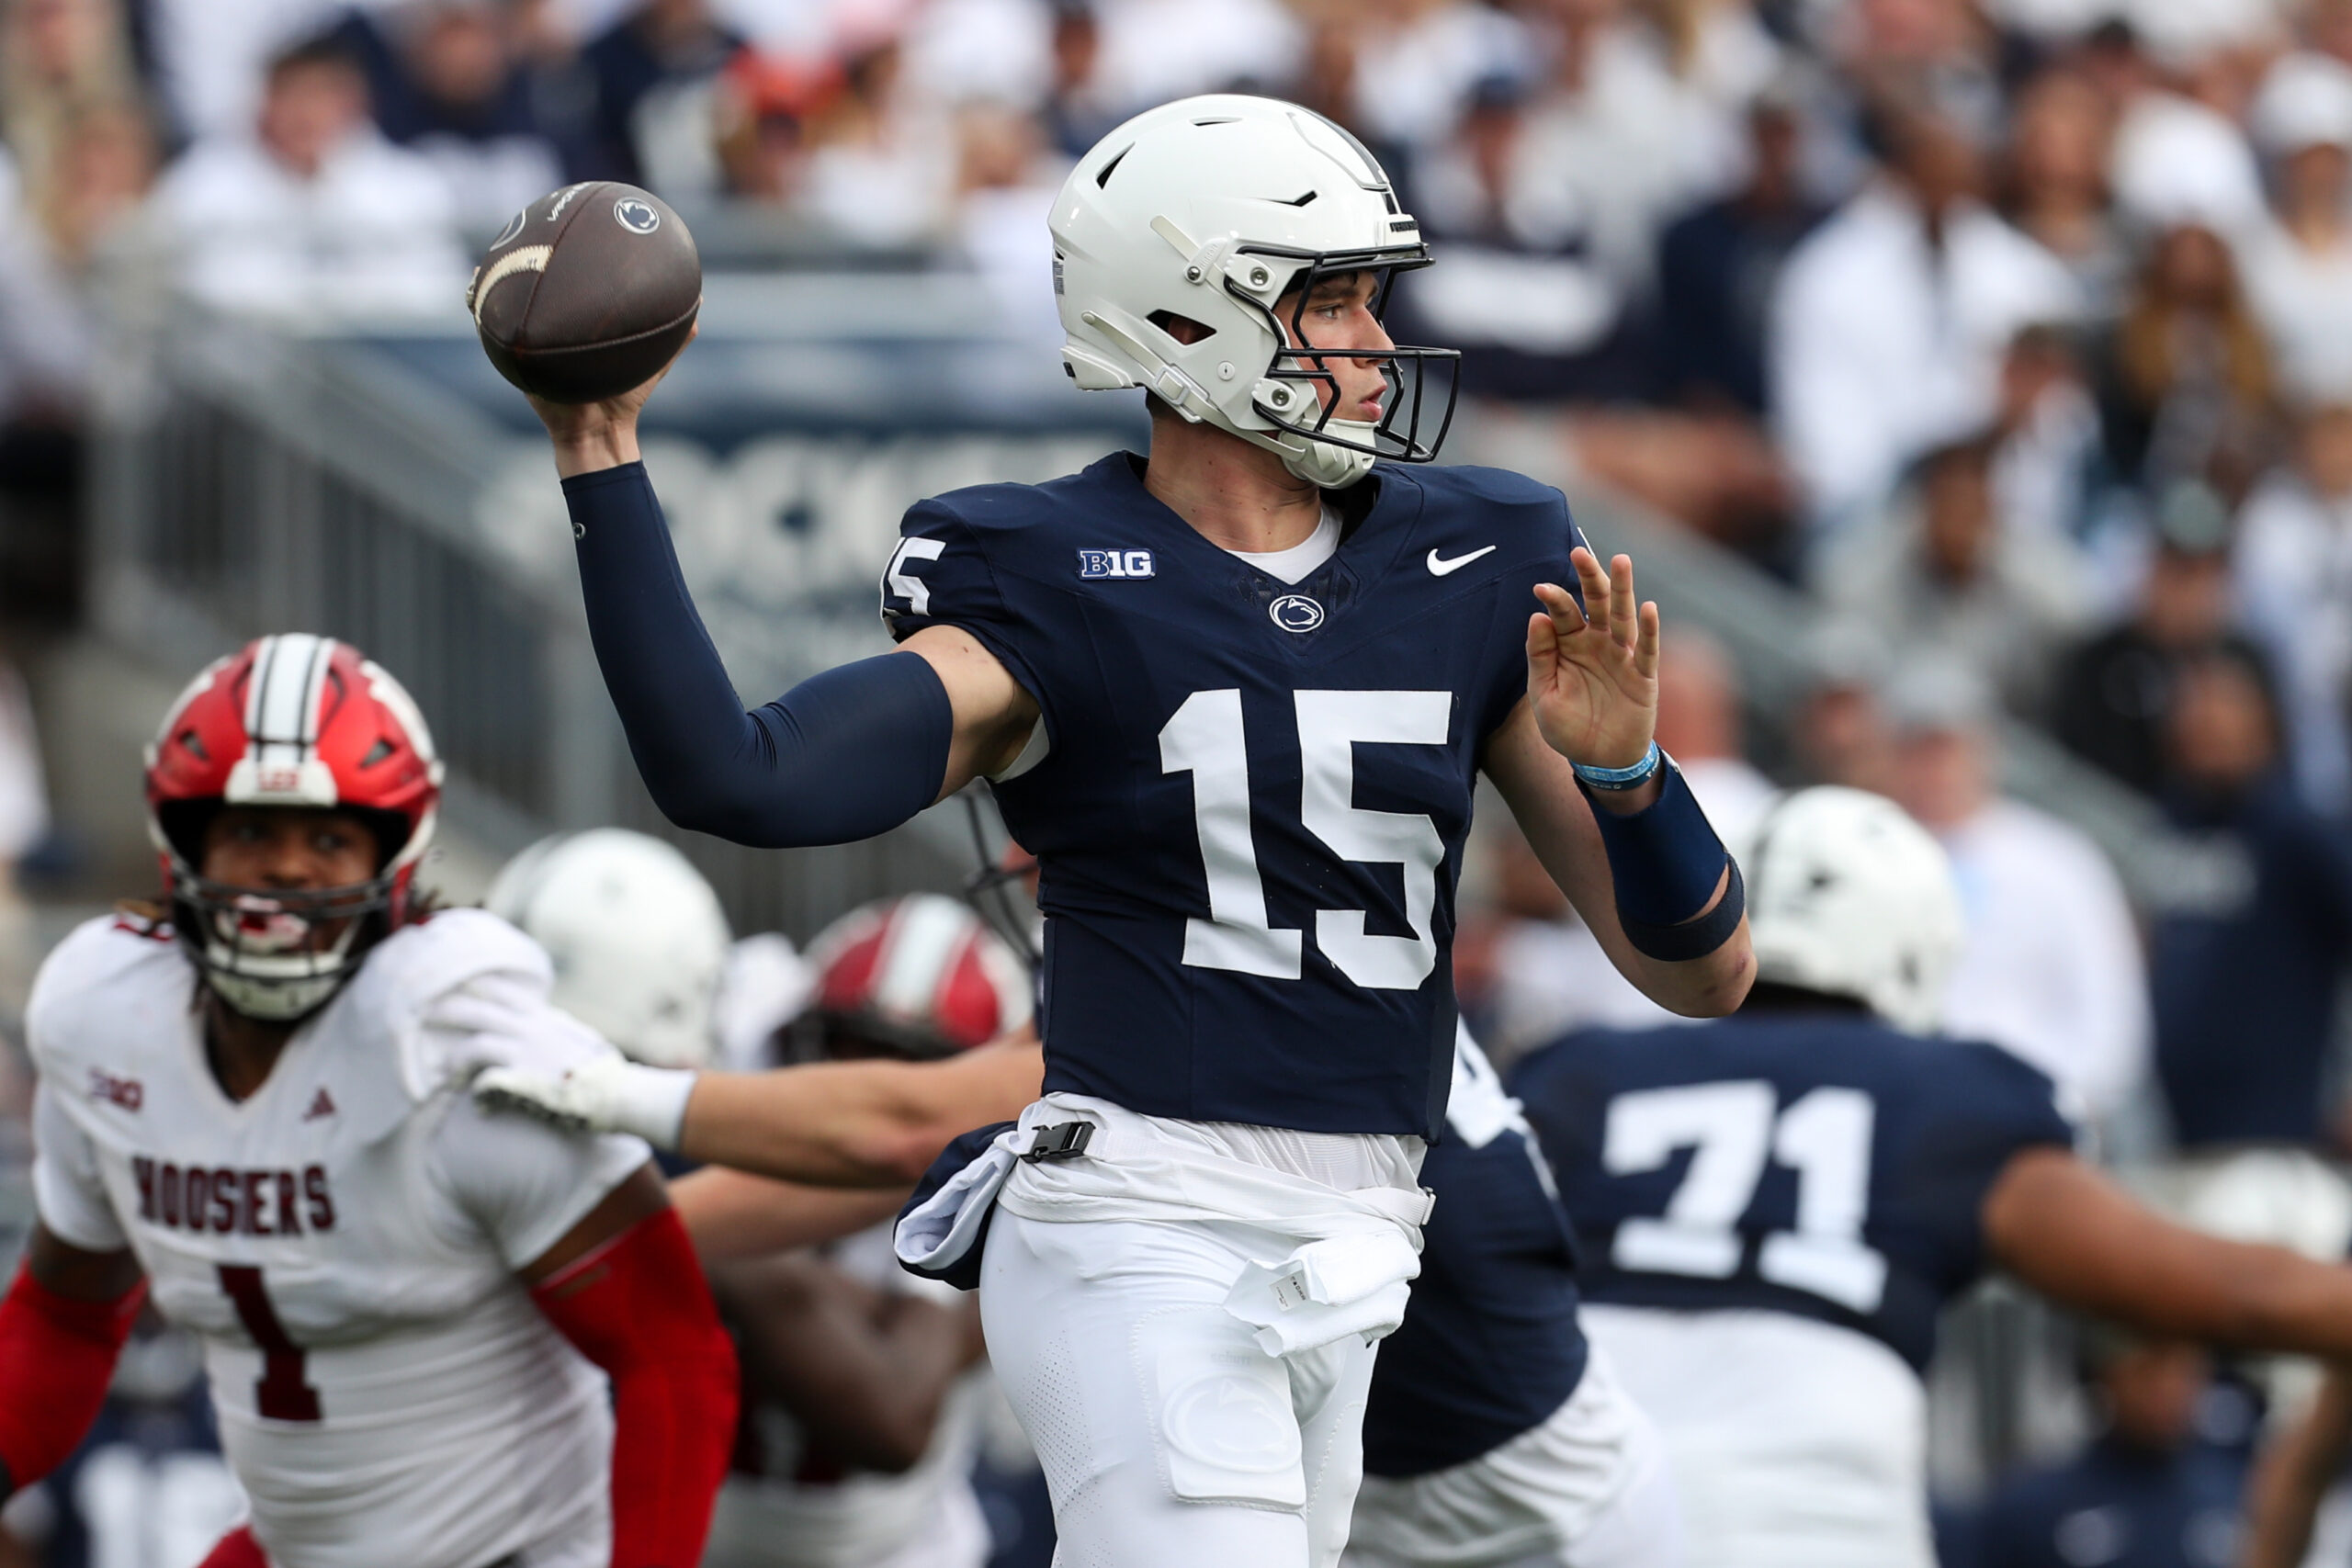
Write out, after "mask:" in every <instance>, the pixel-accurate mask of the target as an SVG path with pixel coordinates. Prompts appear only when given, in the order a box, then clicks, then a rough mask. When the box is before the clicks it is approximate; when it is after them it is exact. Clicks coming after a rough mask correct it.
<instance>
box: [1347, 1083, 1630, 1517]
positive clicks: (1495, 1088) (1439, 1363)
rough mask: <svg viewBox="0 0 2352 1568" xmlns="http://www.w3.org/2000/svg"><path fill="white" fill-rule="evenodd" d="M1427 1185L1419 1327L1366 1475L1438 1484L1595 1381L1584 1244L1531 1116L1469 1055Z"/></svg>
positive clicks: (1372, 1434) (1385, 1399) (1380, 1399)
mask: <svg viewBox="0 0 2352 1568" xmlns="http://www.w3.org/2000/svg"><path fill="white" fill-rule="evenodd" d="M1421 1185H1423V1186H1424V1187H1427V1188H1428V1189H1429V1190H1430V1191H1431V1192H1433V1193H1435V1194H1436V1195H1437V1203H1436V1206H1435V1208H1434V1209H1432V1210H1431V1212H1430V1223H1429V1224H1428V1225H1426V1226H1424V1227H1423V1229H1422V1232H1421V1237H1422V1245H1421V1272H1420V1277H1419V1279H1417V1280H1414V1281H1413V1296H1412V1303H1411V1304H1410V1305H1409V1306H1408V1307H1407V1308H1406V1309H1405V1324H1404V1326H1403V1327H1401V1328H1399V1329H1398V1330H1397V1332H1396V1333H1395V1334H1392V1335H1390V1336H1389V1337H1387V1338H1386V1339H1385V1340H1383V1341H1381V1345H1380V1359H1379V1360H1378V1361H1376V1362H1374V1366H1373V1373H1372V1393H1371V1397H1370V1399H1369V1400H1368V1401H1367V1403H1366V1404H1365V1406H1364V1415H1363V1467H1364V1469H1365V1471H1367V1472H1369V1473H1371V1474H1374V1475H1387V1476H1407V1475H1426V1474H1428V1473H1429V1472H1431V1471H1435V1470H1446V1469H1450V1468H1452V1467H1453V1466H1454V1465H1457V1464H1464V1463H1467V1462H1468V1461H1471V1460H1474V1459H1476V1458H1477V1457H1478V1456H1479V1455H1480V1454H1483V1453H1487V1452H1488V1451H1489V1450H1493V1449H1496V1448H1498V1447H1500V1446H1501V1445H1502V1444H1504V1443H1507V1442H1509V1441H1510V1439H1511V1438H1516V1437H1518V1436H1519V1435H1520V1434H1521V1432H1525V1431H1528V1430H1530V1429H1532V1428H1533V1427H1538V1426H1541V1425H1542V1424H1543V1423H1544V1421H1545V1420H1547V1419H1549V1418H1550V1416H1551V1415H1552V1413H1553V1412H1554V1411H1555V1410H1557V1409H1559V1408H1560V1406H1561V1405H1563V1404H1566V1403H1567V1402H1568V1396H1569V1395H1571V1394H1573V1393H1576V1390H1577V1380H1578V1379H1580V1378H1582V1377H1583V1376H1584V1364H1585V1356H1586V1348H1585V1337H1584V1331H1583V1329H1582V1328H1580V1327H1578V1326H1577V1244H1576V1233H1575V1232H1574V1231H1573V1230H1572V1229H1570V1228H1569V1225H1568V1217H1567V1214H1566V1212H1565V1211H1564V1210H1563V1209H1562V1208H1561V1207H1560V1201H1559V1198H1558V1196H1557V1194H1556V1193H1555V1191H1554V1190H1553V1187H1552V1179H1551V1174H1550V1172H1549V1171H1547V1170H1546V1169H1545V1168H1544V1156H1543V1155H1542V1153H1541V1152H1540V1151H1539V1150H1538V1149H1537V1148H1536V1146H1535V1135H1534V1134H1533V1133H1532V1131H1531V1130H1530V1129H1529V1128H1528V1125H1527V1122H1526V1120H1525V1118H1524V1117H1523V1116H1521V1112H1520V1108H1519V1106H1518V1104H1517V1103H1516V1102H1515V1101H1513V1100H1510V1099H1509V1098H1507V1097H1506V1096H1505V1095H1504V1093H1503V1089H1502V1085H1501V1084H1500V1083H1498V1082H1497V1081H1496V1078H1495V1073H1494V1069H1493V1068H1492V1067H1490V1066H1487V1059H1486V1058H1485V1057H1484V1056H1482V1055H1478V1054H1477V1048H1476V1046H1467V1047H1465V1049H1464V1051H1463V1053H1462V1055H1461V1056H1460V1057H1459V1058H1458V1059H1457V1060H1456V1063H1455V1066H1454V1079H1453V1103H1452V1105H1451V1107H1450V1108H1449V1110H1448V1112H1447V1119H1446V1135H1445V1137H1444V1139H1443V1140H1442V1142H1439V1143H1437V1144H1433V1145H1430V1153H1429V1159H1428V1161H1427V1163H1425V1164H1424V1165H1423V1166H1422V1167H1421Z"/></svg>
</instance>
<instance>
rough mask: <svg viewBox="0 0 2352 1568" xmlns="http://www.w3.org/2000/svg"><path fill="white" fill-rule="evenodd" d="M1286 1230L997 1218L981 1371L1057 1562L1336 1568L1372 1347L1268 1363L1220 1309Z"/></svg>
mask: <svg viewBox="0 0 2352 1568" xmlns="http://www.w3.org/2000/svg"><path fill="white" fill-rule="evenodd" d="M1297 1245H1298V1243H1297V1239H1296V1238H1295V1237H1285V1236H1283V1235H1278V1234H1275V1233H1272V1232H1269V1231H1265V1230H1261V1229H1259V1228H1257V1227H1254V1226H1251V1225H1249V1224H1240V1223H1238V1222H1232V1223H1228V1222H1219V1221H1202V1222H1196V1223H1189V1224H1172V1223H1162V1222H1158V1221H1148V1220H1089V1221H1074V1222H1047V1221H1036V1220H1027V1219H1023V1218H1022V1217H1021V1216H1020V1215H1018V1214H1015V1213H1011V1212H1010V1211H1008V1210H1006V1209H1004V1208H1002V1207H999V1208H998V1210H997V1212H996V1216H995V1219H994V1221H993V1222H992V1224H991V1227H990V1229H989V1237H988V1253H987V1256H986V1258H985V1260H984V1262H983V1264H982V1268H981V1272H980V1317H981V1321H982V1324H983V1325H984V1326H985V1328H986V1329H987V1331H988V1343H989V1361H990V1363H991V1364H992V1365H993V1366H994V1368H995V1370H996V1375H997V1378H998V1381H999V1382H1000V1383H1001V1385H1002V1386H1003V1389H1004V1393H1005V1395H1006V1397H1007V1398H1008V1399H1009V1400H1010V1401H1011V1402H1012V1408H1013V1410H1014V1412H1015V1413H1016V1414H1017V1415H1018V1416H1020V1417H1021V1424H1022V1426H1023V1427H1025V1428H1026V1429H1027V1430H1028V1433H1029V1438H1030V1441H1031V1442H1033V1443H1034V1444H1035V1445H1036V1449H1037V1458H1038V1461H1039V1462H1041V1463H1042V1464H1043V1465H1044V1466H1045V1470H1046V1485H1047V1487H1048V1489H1049V1490H1050V1491H1051V1493H1052V1495H1053V1500H1054V1528H1055V1529H1056V1531H1057V1535H1058V1537H1059V1540H1060V1544H1059V1546H1058V1547H1057V1549H1056V1551H1055V1553H1054V1563H1055V1568H1335V1565H1336V1564H1337V1563H1338V1562H1339V1560H1340V1549H1341V1548H1342V1547H1344V1546H1345V1545H1346V1543H1347V1538H1348V1518H1349V1514H1350V1511H1351V1509H1352V1508H1353V1506H1354V1504H1355V1497H1356V1487H1357V1483H1359V1482H1360V1481H1361V1480H1362V1479H1363V1405H1364V1393H1365V1390H1366V1389H1367V1388H1368V1387H1369V1386H1370V1384H1371V1382H1372V1366H1373V1347H1371V1346H1368V1345H1365V1344H1364V1343H1363V1341H1362V1340H1361V1339H1360V1338H1358V1337H1355V1336H1352V1335H1351V1336H1348V1337H1343V1338H1341V1339H1340V1340H1339V1341H1338V1342H1336V1343H1334V1344H1331V1345H1327V1346H1324V1347H1322V1348H1319V1349H1315V1350H1308V1351H1304V1352H1301V1353H1299V1354H1296V1355H1294V1356H1290V1357H1287V1358H1277V1357H1274V1356H1270V1355H1268V1354H1267V1353H1266V1352H1265V1351H1264V1350H1262V1349H1261V1348H1259V1346H1258V1343H1257V1341H1256V1339H1255V1338H1254V1337H1253V1334H1254V1331H1253V1330H1252V1328H1251V1326H1250V1325H1249V1324H1247V1323H1244V1322H1243V1321H1241V1320H1240V1319H1239V1318H1238V1317H1236V1316H1234V1315H1233V1314H1231V1313H1230V1312H1227V1310H1226V1306H1225V1302H1226V1297H1227V1292H1230V1291H1231V1290H1232V1288H1233V1284H1234V1281H1235V1280H1236V1279H1238V1277H1239V1275H1240V1273H1241V1270H1242V1269H1243V1267H1244V1266H1245V1265H1247V1264H1250V1263H1258V1264H1261V1265H1264V1266H1267V1267H1272V1266H1273V1265H1274V1264H1276V1263H1279V1262H1280V1261H1281V1260H1282V1259H1283V1258H1285V1257H1286V1256H1288V1255H1289V1254H1290V1253H1291V1252H1292V1251H1293V1250H1294V1249H1295V1247H1297Z"/></svg>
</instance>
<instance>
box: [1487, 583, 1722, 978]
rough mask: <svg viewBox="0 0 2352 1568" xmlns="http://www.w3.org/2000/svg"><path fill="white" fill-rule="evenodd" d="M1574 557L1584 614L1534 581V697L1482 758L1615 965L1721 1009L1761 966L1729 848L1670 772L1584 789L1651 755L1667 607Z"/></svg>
mask: <svg viewBox="0 0 2352 1568" xmlns="http://www.w3.org/2000/svg"><path fill="white" fill-rule="evenodd" d="M1569 559H1570V562H1571V564H1573V565H1574V566H1575V568H1576V570H1577V586H1578V588H1579V589H1580V590H1581V591H1582V592H1583V595H1584V598H1583V604H1584V606H1585V608H1579V607H1578V604H1577V600H1576V598H1575V597H1574V596H1572V595H1571V594H1569V593H1568V592H1567V591H1566V589H1563V588H1560V587H1558V586H1556V585H1554V584H1549V583H1547V584H1544V585H1543V586H1541V587H1539V588H1538V589H1537V590H1536V593H1537V596H1538V597H1539V598H1540V599H1541V600H1542V602H1543V611H1542V613H1540V614H1537V615H1531V616H1530V617H1529V618H1528V626H1527V700H1526V701H1524V702H1522V703H1521V704H1520V705H1518V706H1517V707H1515V708H1513V709H1512V710H1511V714H1510V717H1509V718H1507V719H1505V720H1504V721H1503V723H1502V725H1501V726H1500V727H1499V728H1498V729H1497V730H1496V731H1495V733H1494V734H1492V735H1491V736H1489V737H1487V748H1486V754H1485V756H1484V758H1483V759H1482V761H1483V765H1484V767H1485V769H1486V773H1487V777H1488V778H1490V779H1492V780H1493V781H1494V783H1495V787H1496V788H1497V789H1498V790H1499V791H1500V792H1501V793H1502V796H1503V799H1504V801H1505V803H1506V804H1508V805H1509V806H1510V810H1511V815H1512V816H1513V817H1514V818H1517V819H1518V821H1519V825H1520V829H1521V831H1523V832H1524V833H1525V834H1526V835H1527V840H1528V843H1529V844H1530V846H1532V848H1533V850H1534V851H1535V855H1536V858H1537V859H1538V860H1540V861H1542V862H1543V863H1544V869H1545V870H1546V871H1548V872H1550V873H1551V874H1552V879H1553V881H1555V882H1556V883H1558V884H1559V886H1560V890H1561V891H1562V892H1563V893H1566V895H1567V896H1568V899H1569V901H1570V902H1571V903H1573V904H1574V905H1575V906H1576V907H1577V913H1578V914H1579V915H1581V916H1582V917H1583V918H1584V920H1585V923H1586V924H1587V925H1589V926H1590V927H1591V928H1592V931H1593V934H1594V935H1595V936H1596V937H1598V938H1599V939H1600V944H1601V947H1602V948H1603V950H1605V951H1606V952H1607V953H1608V954H1609V957H1610V960H1611V962H1612V963H1614V964H1616V965H1617V969H1618V972H1619V973H1620V974H1622V975H1623V976H1625V977H1626V978H1627V979H1629V980H1631V981H1632V982H1633V983H1634V985H1635V986H1636V987H1639V988H1640V989H1641V991H1642V993H1643V994H1644V995H1645V996H1647V997H1648V998H1650V999H1651V1000H1653V1001H1655V1002H1657V1004H1658V1005H1659V1006H1661V1007H1663V1008H1666V1009H1668V1010H1671V1011H1674V1012H1678V1013H1681V1014H1683V1015H1685V1016H1686V1017H1692V1018H1711V1017H1716V1016H1720V1015H1721V1014H1724V1013H1727V1012H1730V1011H1731V1010H1734V1009H1736V1007H1738V1006H1739V1004H1740V1001H1741V1000H1742V998H1745V997H1746V996H1747V987H1748V983H1749V981H1750V980H1751V979H1752V978H1753V976H1754V974H1755V968H1756V965H1755V960H1754V957H1753V955H1752V953H1750V951H1749V946H1748V937H1747V916H1746V914H1745V913H1744V902H1743V901H1742V897H1741V890H1740V887H1739V885H1738V883H1737V881H1736V870H1735V868H1734V867H1733V865H1732V863H1731V859H1730V857H1729V856H1728V855H1727V854H1726V853H1725V852H1724V846H1723V841H1722V840H1720V839H1718V838H1717V837H1716V836H1715V830H1714V829H1713V827H1712V826H1710V825H1709V824H1708V822H1707V819H1706V814H1705V813H1704V812H1702V811H1701V810H1700V809H1699V805H1698V802H1697V801H1696V800H1694V799H1692V798H1691V792H1690V787H1689V786H1688V785H1687V784H1683V783H1682V782H1681V781H1680V779H1679V777H1677V776H1675V775H1673V774H1672V773H1668V772H1665V771H1663V770H1661V771H1660V772H1659V773H1657V774H1656V775H1655V776H1653V777H1652V778H1651V779H1649V780H1648V781H1646V782H1645V783H1643V784H1639V785H1638V786H1637V787H1634V788H1632V789H1623V790H1606V789H1591V790H1587V789H1585V788H1583V787H1581V786H1580V785H1579V784H1578V783H1577V775H1576V772H1575V767H1576V764H1578V763H1582V764H1585V765H1587V766H1589V767H1599V768H1616V769H1623V768H1632V767H1634V766H1636V765H1638V764H1640V763H1641V762H1642V761H1644V760H1645V758H1646V757H1647V756H1648V755H1649V753H1650V750H1651V746H1652V743H1653V736H1654V734H1655V732H1656V729H1657V657H1658V618H1657V605H1656V604H1639V603H1638V602H1637V601H1636V600H1635V598H1634V566H1633V562H1632V561H1630V560H1628V559H1627V558H1625V557H1623V556H1618V557H1616V558H1614V559H1612V560H1611V562H1610V563H1609V569H1608V570H1606V571H1603V570H1601V566H1600V561H1599V560H1598V559H1597V558H1595V557H1594V556H1593V554H1592V552H1591V551H1590V550H1589V549H1587V548H1585V547H1582V546H1578V547H1577V549H1576V550H1575V551H1574V552H1573V553H1572V554H1571V555H1570V557H1569ZM1588 609H1589V614H1588V613H1587V611H1588ZM1727 900H1728V901H1729V902H1727Z"/></svg>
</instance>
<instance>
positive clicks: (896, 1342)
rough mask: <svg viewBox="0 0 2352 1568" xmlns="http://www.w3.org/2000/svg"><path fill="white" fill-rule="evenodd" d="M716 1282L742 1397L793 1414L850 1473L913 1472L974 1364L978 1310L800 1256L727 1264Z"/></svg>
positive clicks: (972, 1305) (977, 1353) (978, 1351)
mask: <svg viewBox="0 0 2352 1568" xmlns="http://www.w3.org/2000/svg"><path fill="white" fill-rule="evenodd" d="M714 1282H715V1283H716V1284H717V1286H718V1299H719V1304H720V1306H721V1308H722V1309H723V1310H724V1311H725V1312H726V1314H727V1320H728V1322H729V1323H730V1324H732V1325H734V1326H735V1331H736V1333H737V1335H738V1336H739V1337H741V1341H742V1347H743V1373H744V1385H745V1387H746V1388H748V1389H749V1390H750V1391H751V1392H752V1395H753V1396H754V1397H755V1398H758V1399H762V1400H767V1401H772V1402H774V1403H775V1404H781V1405H783V1406H784V1407H785V1408H786V1410H789V1411H790V1412H792V1414H793V1416H795V1417H797V1419H798V1420H799V1422H800V1424H801V1425H802V1426H803V1427H806V1428H807V1429H808V1431H809V1437H810V1438H812V1439H813V1440H814V1442H815V1445H816V1446H817V1447H818V1448H820V1449H821V1450H823V1451H824V1452H825V1453H826V1454H827V1455H828V1456H829V1457H831V1458H832V1459H835V1460H838V1461H841V1462H842V1463H843V1464H845V1465H848V1466H850V1467H851V1468H853V1469H856V1470H875V1471H881V1472H885V1473H890V1474H896V1473H899V1472H905V1471H908V1470H911V1469H913V1468H914V1466H915V1465H916V1463H917V1462H919V1461H921V1460H922V1456H923V1454H924V1452H925V1451H926V1450H928V1449H929V1448H930V1447H931V1439H932V1434H933V1430H934V1429H935V1428H936V1427H938V1425H939V1411H940V1406H941V1405H942V1404H944V1402H945V1400H946V1398H947V1393H948V1391H949V1390H950V1389H951V1388H953V1387H954V1386H955V1382H956V1378H957V1376H958V1375H960V1374H961V1373H962V1372H963V1371H964V1369H965V1368H967V1367H968V1366H970V1365H971V1364H972V1363H973V1362H974V1361H977V1360H978V1359H980V1355H981V1343H980V1324H979V1316H980V1314H979V1311H978V1307H979V1303H978V1302H977V1301H974V1300H972V1299H971V1298H969V1297H963V1298H959V1299H957V1300H956V1301H955V1302H953V1303H938V1302H928V1301H922V1300H919V1299H917V1298H915V1297H912V1296H906V1295H897V1294H892V1293H888V1292H882V1291H877V1290H875V1289H874V1288H873V1287H872V1286H870V1285H865V1284H861V1283H860V1282H858V1281H857V1280H853V1279H851V1278H849V1277H848V1276H847V1275H845V1274H843V1273H842V1272H841V1270H839V1269H834V1268H831V1267H830V1266H829V1265H827V1264H825V1263H822V1262H820V1261H819V1260H818V1259H816V1258H811V1257H809V1255H807V1254H805V1253H801V1254H786V1255H784V1256H781V1257H771V1258H760V1259H757V1260H755V1261H752V1262H748V1263H741V1264H735V1265H732V1266H730V1267H728V1268H724V1269H720V1270H719V1271H718V1275H717V1277H716V1279H715V1281H714Z"/></svg>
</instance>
